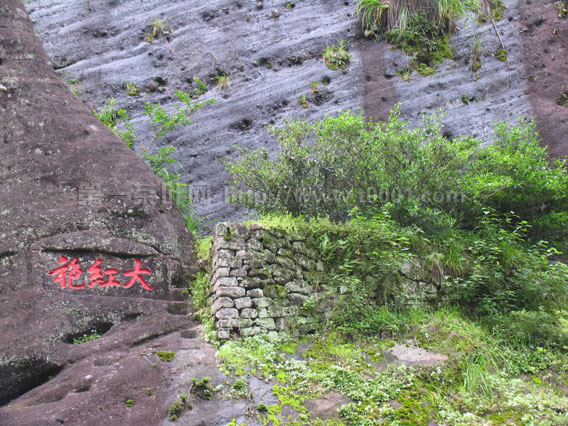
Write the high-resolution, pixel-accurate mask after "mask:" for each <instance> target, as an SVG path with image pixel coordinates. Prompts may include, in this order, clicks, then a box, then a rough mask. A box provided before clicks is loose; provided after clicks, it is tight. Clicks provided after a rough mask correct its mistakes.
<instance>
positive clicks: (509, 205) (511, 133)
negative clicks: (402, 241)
mask: <svg viewBox="0 0 568 426" xmlns="http://www.w3.org/2000/svg"><path fill="white" fill-rule="evenodd" d="M441 127H442V124H441V117H440V116H432V115H426V116H424V121H423V124H422V126H419V127H417V128H416V129H411V128H409V126H408V123H407V122H404V121H402V120H401V119H400V116H399V111H398V109H397V108H395V109H394V110H393V111H392V112H391V114H390V117H389V120H388V121H387V122H386V123H380V122H379V123H374V122H366V121H365V120H364V119H363V116H362V115H361V114H358V115H353V114H351V113H349V112H346V113H342V114H340V115H339V116H338V117H336V118H332V117H329V116H328V117H326V118H325V119H324V120H322V121H320V122H316V123H311V122H306V121H302V120H297V121H286V122H285V123H284V125H283V127H282V128H280V129H275V128H272V129H271V133H272V135H274V136H275V137H276V139H277V140H278V142H279V143H280V146H281V151H280V153H279V154H278V155H276V156H273V157H271V156H270V155H269V154H268V152H267V151H265V150H255V151H251V150H247V149H244V148H243V149H241V158H240V159H239V160H233V161H227V162H226V163H225V166H226V169H227V171H228V172H229V174H230V175H231V177H232V182H231V185H232V189H233V196H232V198H231V199H232V201H233V202H235V203H237V204H240V205H244V206H246V207H248V208H254V209H256V210H257V211H259V212H261V213H274V212H289V213H291V214H293V215H295V216H298V215H307V216H311V217H317V216H320V215H324V216H329V217H330V218H331V219H332V220H335V221H343V220H346V219H347V218H348V217H349V213H350V212H351V210H352V209H354V208H357V209H358V210H359V211H360V212H361V213H362V214H363V215H364V216H368V217H372V216H374V215H375V214H377V213H378V212H381V211H382V210H383V209H384V208H387V210H388V211H389V212H390V214H391V215H392V218H393V219H394V220H396V221H398V222H399V223H401V224H406V225H410V224H413V225H418V226H420V227H421V228H423V229H424V230H425V231H427V232H433V231H436V232H438V231H439V228H440V226H442V227H444V228H447V227H448V226H449V225H451V226H455V225H456V224H457V226H458V227H460V226H461V227H464V228H467V229H472V228H473V227H475V226H477V224H478V223H479V221H480V220H481V219H482V218H484V217H485V211H487V210H493V211H495V212H497V213H499V214H501V215H507V214H509V213H511V212H515V213H516V214H517V216H519V221H529V222H530V221H536V220H537V219H538V218H544V217H549V218H550V217H552V216H551V215H553V214H555V213H558V212H565V211H567V210H568V203H567V201H568V173H567V169H566V161H565V160H556V161H553V162H550V159H549V157H548V153H547V150H546V148H542V147H541V146H540V144H539V137H538V135H537V134H536V133H535V131H534V123H531V122H528V121H521V122H520V123H519V124H518V125H517V126H510V125H508V124H506V123H500V124H497V128H496V141H495V143H494V144H492V145H489V146H488V147H485V148H482V147H481V143H480V141H477V140H473V139H470V138H463V137H460V138H456V139H454V140H452V141H449V140H448V139H446V138H445V137H443V136H442V135H441ZM563 217H564V216H561V215H560V216H559V215H558V214H557V215H556V219H557V220H558V219H561V218H563ZM561 223H562V222H561ZM561 223H559V226H561Z"/></svg>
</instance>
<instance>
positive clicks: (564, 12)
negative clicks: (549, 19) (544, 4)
mask: <svg viewBox="0 0 568 426" xmlns="http://www.w3.org/2000/svg"><path fill="white" fill-rule="evenodd" d="M555 5H556V8H557V9H558V17H559V18H560V19H562V18H565V17H566V16H568V2H566V1H565V0H561V1H557V2H556V3H555Z"/></svg>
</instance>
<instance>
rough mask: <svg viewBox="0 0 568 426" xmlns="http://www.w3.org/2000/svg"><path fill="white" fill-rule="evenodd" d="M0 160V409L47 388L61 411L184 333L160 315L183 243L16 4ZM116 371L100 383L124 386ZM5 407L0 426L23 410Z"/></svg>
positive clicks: (0, 68) (169, 208)
mask: <svg viewBox="0 0 568 426" xmlns="http://www.w3.org/2000/svg"><path fill="white" fill-rule="evenodd" d="M0 153H1V155H0V336H1V342H0V383H1V384H2V386H0V406H2V405H5V404H8V403H10V401H13V400H14V399H16V398H18V397H20V396H21V395H23V394H25V393H26V392H28V391H30V390H31V389H33V388H36V387H38V386H40V385H42V386H46V385H47V384H48V382H50V381H55V380H56V377H57V375H58V374H59V375H61V376H65V377H66V378H65V380H66V381H65V383H67V385H68V387H67V388H65V387H61V386H62V385H61V383H59V384H58V385H57V386H54V389H58V395H59V396H57V398H58V399H57V398H55V397H54V398H55V399H53V401H56V400H64V399H65V398H66V396H65V395H66V394H67V393H68V392H72V391H74V392H81V389H84V386H83V385H81V384H80V383H81V380H83V379H84V376H90V377H91V378H90V379H89V378H87V379H85V380H91V379H92V380H94V381H96V380H97V377H93V375H92V374H87V373H88V372H89V371H91V372H92V371H94V370H96V369H95V368H94V366H99V367H100V366H104V365H108V366H112V362H111V361H110V360H105V358H110V355H109V354H110V353H115V356H116V358H115V360H116V359H120V358H121V357H123V356H125V353H128V351H129V350H130V349H129V348H133V347H134V346H135V345H137V344H141V343H143V342H145V341H146V340H151V339H152V338H154V337H156V336H160V335H164V334H168V333H169V332H172V331H174V330H177V329H179V328H181V327H184V326H186V325H187V318H186V317H184V316H179V315H173V314H170V313H169V312H168V311H170V312H172V313H179V312H177V310H175V309H168V308H171V306H172V303H171V302H170V301H171V300H175V299H178V296H179V295H180V293H181V287H183V286H185V285H186V284H187V280H188V277H189V276H190V274H191V273H192V265H193V264H194V260H193V248H192V237H191V235H190V233H189V232H188V230H187V228H186V226H185V223H184V221H183V218H182V217H181V215H180V214H179V212H178V211H177V209H176V207H175V205H174V204H173V203H172V202H171V198H170V197H169V195H168V192H167V190H166V189H165V188H164V187H163V185H162V184H161V182H160V181H159V180H158V179H157V178H156V177H155V176H154V174H153V173H152V171H151V170H150V169H149V168H148V166H147V165H146V164H145V163H144V162H143V161H142V160H141V159H140V158H138V157H137V155H136V154H135V153H134V152H133V151H132V150H130V149H129V148H128V147H127V146H126V145H125V144H124V143H123V142H122V141H121V140H120V139H119V138H118V137H117V136H116V135H114V133H113V132H111V131H110V130H109V129H107V128H106V127H105V126H104V125H102V124H101V123H99V122H98V120H97V119H96V118H95V117H94V116H93V114H92V113H91V112H90V111H89V110H88V109H87V108H86V107H85V106H84V105H83V104H82V102H81V101H80V100H78V99H77V98H76V97H75V96H74V95H73V94H72V93H71V92H70V91H69V90H68V89H67V88H66V86H65V84H64V83H63V82H62V81H61V80H59V78H58V77H57V76H56V74H55V73H54V71H53V69H52V67H51V65H50V63H49V58H48V56H47V54H46V53H45V51H44V49H43V47H42V45H41V42H40V41H39V40H38V38H37V37H36V36H35V34H34V29H33V27H32V24H31V22H30V20H29V18H28V16H27V14H26V12H25V9H24V7H23V5H22V4H21V3H20V1H19V0H2V2H1V4H0ZM94 333H96V334H99V335H101V336H102V337H101V338H100V339H98V340H97V341H94V342H90V343H85V344H83V345H74V344H73V340H74V339H75V338H78V337H81V336H84V335H89V334H94ZM105 333H106V334H105ZM103 334H104V335H103ZM89 345H91V346H89ZM121 348H123V349H124V351H123V352H122V355H120V350H121ZM112 351H114V352H112ZM116 351H118V352H116ZM131 352H132V351H131ZM131 355H132V354H130V355H129V356H131ZM89 357H94V358H95V359H96V361H95V360H92V359H91V360H89ZM134 359H140V357H135V358H134ZM97 362H98V363H99V364H100V365H99V364H97ZM101 363H102V364H101ZM128 363H129V365H126V366H125V368H124V371H122V373H121V372H120V371H119V372H118V373H117V374H115V375H114V376H113V375H112V374H110V373H109V371H110V370H109V371H106V373H109V374H110V375H109V376H108V377H107V379H104V377H102V376H101V378H100V379H101V380H103V381H104V380H107V381H108V380H110V381H114V382H115V384H116V385H117V386H119V385H120V380H121V379H120V374H123V381H124V380H126V381H128V380H134V378H135V377H136V376H137V374H136V371H137V369H139V368H140V366H138V365H137V364H136V362H130V361H129V362H128ZM128 363H127V364H128ZM138 364H144V365H149V364H150V363H146V362H145V360H142V361H140V362H138ZM77 366H80V367H77ZM89 366H90V367H91V369H90V367H89ZM74 368H75V369H77V374H78V375H80V377H81V380H79V378H78V377H79V376H77V377H75V378H74V377H73V371H74ZM101 368H102V367H101ZM109 368H110V367H109ZM112 368H113V369H117V368H116V367H112ZM120 368H123V367H120ZM148 368H149V367H148ZM119 370H120V369H119ZM101 371H102V370H101ZM62 372H63V374H62ZM106 373H105V374H106ZM138 376H140V377H144V374H142V373H141V374H140V375H138ZM160 377H161V376H160ZM160 377H158V379H159V380H161V378H160ZM60 380H62V379H60ZM69 383H76V384H77V386H78V390H77V389H75V388H74V387H73V386H74V385H73V386H72V385H69ZM109 383H110V382H109ZM81 386H83V387H81ZM85 386H86V385H85ZM89 386H90V385H89ZM65 389H66V390H65ZM110 397H112V395H109V398H110ZM114 397H115V398H116V396H114ZM43 402H45V401H43ZM51 402H52V401H51ZM34 404H35V405H37V404H38V402H37V401H35V402H34ZM121 404H122V402H121ZM10 407H11V406H10V405H8V407H5V408H0V423H2V424H18V420H17V419H18V418H19V417H13V416H17V415H23V414H21V413H22V412H25V410H26V408H28V407H27V406H26V404H23V405H22V404H20V405H18V406H17V408H15V409H10ZM18 413H20V414H18ZM46 415H47V414H46ZM99 415H102V414H101V413H99ZM22 421H23V420H22ZM4 422H7V423H4ZM39 422H40V423H38V424H51V422H50V421H48V419H47V417H46V418H45V419H44V420H40V421H39ZM42 422H43V423H42ZM20 424H22V423H20ZM25 424H30V423H25ZM74 424H80V423H78V422H77V423H74Z"/></svg>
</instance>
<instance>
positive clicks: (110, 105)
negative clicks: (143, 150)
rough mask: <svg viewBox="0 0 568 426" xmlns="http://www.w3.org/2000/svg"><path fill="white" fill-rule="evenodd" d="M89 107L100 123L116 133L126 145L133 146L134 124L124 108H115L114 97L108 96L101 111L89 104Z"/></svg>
mask: <svg viewBox="0 0 568 426" xmlns="http://www.w3.org/2000/svg"><path fill="white" fill-rule="evenodd" d="M91 109H92V111H93V114H94V115H95V117H97V118H98V119H99V121H100V122H101V123H103V124H104V125H105V126H107V127H108V128H109V129H110V130H112V131H113V132H114V133H116V134H117V135H118V136H119V137H120V138H121V139H122V140H123V141H124V142H126V145H128V147H130V148H133V146H134V139H135V137H136V136H135V134H134V126H133V125H132V123H131V122H130V115H128V114H127V112H126V110H124V109H122V108H120V109H117V108H116V99H114V98H110V99H109V100H108V102H107V103H106V105H105V106H104V107H103V110H102V112H101V113H99V112H98V111H97V110H96V109H95V108H94V107H93V106H91ZM121 129H123V130H121Z"/></svg>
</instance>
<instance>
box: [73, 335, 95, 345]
mask: <svg viewBox="0 0 568 426" xmlns="http://www.w3.org/2000/svg"><path fill="white" fill-rule="evenodd" d="M100 337H101V335H100V334H99V333H92V334H86V335H84V336H81V337H76V338H74V339H73V344H74V345H80V344H81V343H86V342H90V341H92V340H97V339H98V338H100Z"/></svg>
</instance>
